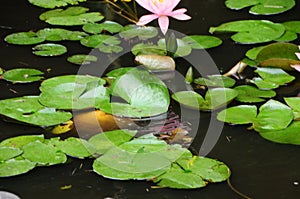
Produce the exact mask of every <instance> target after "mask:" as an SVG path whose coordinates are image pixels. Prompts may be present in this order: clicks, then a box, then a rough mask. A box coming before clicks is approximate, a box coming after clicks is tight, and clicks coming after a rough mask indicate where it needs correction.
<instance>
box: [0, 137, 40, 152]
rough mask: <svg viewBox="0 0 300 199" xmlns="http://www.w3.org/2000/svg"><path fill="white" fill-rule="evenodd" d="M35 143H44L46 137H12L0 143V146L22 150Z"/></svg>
mask: <svg viewBox="0 0 300 199" xmlns="http://www.w3.org/2000/svg"><path fill="white" fill-rule="evenodd" d="M35 141H40V142H44V135H21V136H17V137H12V138H8V139H5V140H3V141H2V142H0V146H1V147H4V146H5V147H14V148H19V149H22V147H23V146H25V145H26V144H28V143H30V142H35Z"/></svg>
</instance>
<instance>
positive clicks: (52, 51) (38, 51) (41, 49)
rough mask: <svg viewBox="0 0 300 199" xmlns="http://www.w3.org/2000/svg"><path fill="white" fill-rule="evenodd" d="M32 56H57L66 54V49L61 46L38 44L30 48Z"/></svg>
mask: <svg viewBox="0 0 300 199" xmlns="http://www.w3.org/2000/svg"><path fill="white" fill-rule="evenodd" d="M32 50H33V52H32V53H33V54H35V55H38V56H50V57H52V56H59V55H62V54H65V53H66V52H67V48H66V47H65V46H63V45H61V44H52V43H47V44H39V45H37V46H35V47H33V48H32Z"/></svg>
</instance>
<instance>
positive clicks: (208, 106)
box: [172, 88, 238, 111]
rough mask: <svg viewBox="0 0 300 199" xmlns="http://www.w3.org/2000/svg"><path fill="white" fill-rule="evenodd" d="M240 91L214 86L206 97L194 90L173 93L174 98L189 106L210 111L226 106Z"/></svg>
mask: <svg viewBox="0 0 300 199" xmlns="http://www.w3.org/2000/svg"><path fill="white" fill-rule="evenodd" d="M237 95H238V92H237V91H235V90H233V89H230V88H213V89H209V90H208V91H207V92H206V94H205V99H203V97H202V96H201V95H199V94H198V93H196V92H194V91H180V92H176V93H174V94H173V95H172V98H173V99H174V100H176V101H178V102H179V103H180V104H183V105H185V106H187V107H190V108H194V109H198V110H203V111H210V110H215V109H218V108H220V107H222V106H226V105H227V104H228V103H230V102H231V101H232V100H233V99H234V98H235V97H236V96H237Z"/></svg>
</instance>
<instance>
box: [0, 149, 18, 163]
mask: <svg viewBox="0 0 300 199" xmlns="http://www.w3.org/2000/svg"><path fill="white" fill-rule="evenodd" d="M22 153H23V151H22V150H21V149H18V148H14V147H4V146H1V147H0V164H1V162H3V161H6V160H9V159H12V158H14V157H16V156H19V155H20V154H22Z"/></svg>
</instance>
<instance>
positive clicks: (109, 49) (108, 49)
mask: <svg viewBox="0 0 300 199" xmlns="http://www.w3.org/2000/svg"><path fill="white" fill-rule="evenodd" d="M98 49H99V50H100V51H101V52H103V53H120V52H122V51H123V47H121V46H119V45H109V44H106V43H102V44H100V45H99V46H98Z"/></svg>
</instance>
